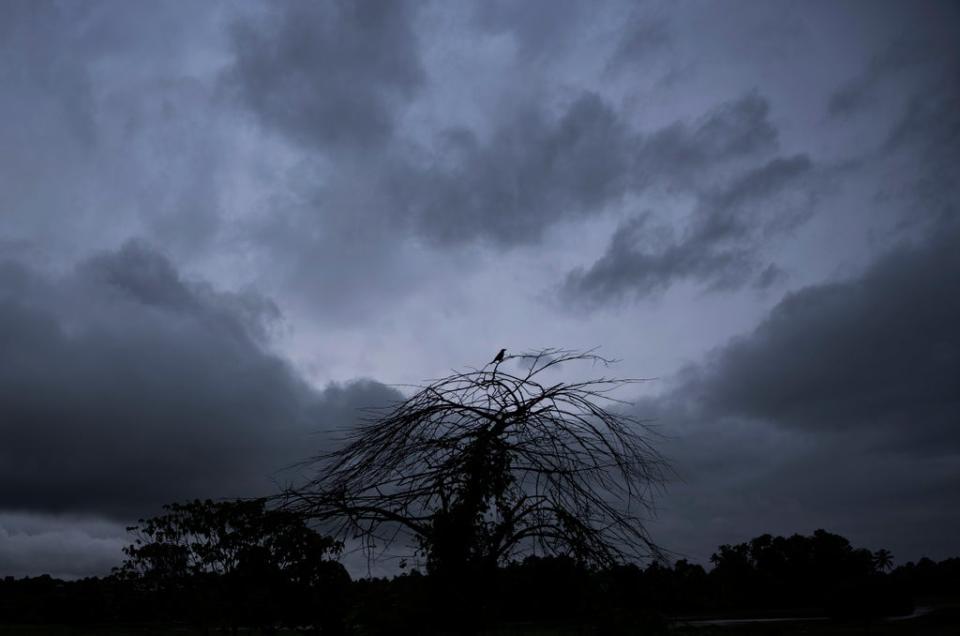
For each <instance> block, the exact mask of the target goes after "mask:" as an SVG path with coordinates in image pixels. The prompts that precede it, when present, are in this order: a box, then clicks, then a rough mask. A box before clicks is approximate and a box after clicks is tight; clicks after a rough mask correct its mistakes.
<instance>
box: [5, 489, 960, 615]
mask: <svg viewBox="0 0 960 636" xmlns="http://www.w3.org/2000/svg"><path fill="white" fill-rule="evenodd" d="M256 505H259V504H253V505H252V508H250V509H255V506H256ZM195 506H196V504H191V505H189V506H188V508H191V509H193V508H194V507H195ZM200 507H201V508H204V507H205V506H204V505H203V504H201V505H200ZM240 508H241V509H244V506H240ZM250 509H245V512H249V511H250ZM176 510H179V511H180V512H179V513H176V514H182V513H183V510H184V508H183V507H179V508H177V509H174V510H173V511H174V512H175V511H176ZM208 512H210V511H209V510H206V511H204V512H203V514H206V513H208ZM220 512H221V513H222V512H223V511H222V510H221V511H220ZM191 517H192V515H191V514H187V515H186V518H191ZM273 523H278V521H277V520H276V519H275V520H273V521H270V522H269V523H268V524H267V526H269V525H270V524H273ZM161 525H163V524H161ZM228 525H229V524H228ZM143 527H145V526H141V528H143ZM150 527H154V526H150ZM155 527H157V528H159V527H160V526H155ZM244 532H246V530H245V531H244ZM292 532H294V533H299V532H300V530H296V531H292ZM228 534H229V531H228ZM154 536H156V535H154ZM168 538H169V537H168V536H167V534H166V533H164V536H163V540H164V541H165V542H166V540H167V539H168ZM231 541H232V540H231ZM254 543H255V544H259V543H260V542H259V541H256V542H254ZM136 545H139V546H141V548H142V547H143V546H145V545H149V544H148V543H142V544H136ZM138 549H140V548H138ZM329 554H330V552H329V550H327V551H324V552H323V556H322V557H321V559H320V563H321V564H326V565H322V566H316V567H317V569H318V570H325V571H326V572H327V574H328V575H331V576H326V575H325V576H323V577H319V578H313V579H312V581H313V582H312V583H309V584H305V583H306V581H304V580H300V582H299V583H298V582H297V581H298V579H297V578H296V576H294V575H292V574H291V573H290V572H292V570H291V571H290V572H288V573H287V574H284V573H283V572H284V569H283V567H281V566H280V565H279V564H278V563H277V562H274V563H273V565H272V566H270V567H269V568H267V569H266V572H270V571H272V574H269V573H268V574H266V576H265V577H264V578H261V576H264V573H265V570H263V569H261V568H262V563H263V562H262V561H260V565H257V566H256V567H255V571H256V572H257V573H256V575H255V576H253V577H250V576H239V575H238V573H239V572H242V571H243V570H244V568H246V567H247V566H239V567H238V568H236V569H232V570H231V569H222V568H220V566H219V565H218V566H217V567H216V569H215V570H195V571H194V572H192V573H190V572H184V571H181V572H180V573H179V574H176V575H174V574H172V572H173V570H170V569H166V570H162V571H161V570H154V571H149V570H137V571H138V573H137V574H136V575H132V574H131V573H130V570H129V568H128V569H126V570H125V571H124V572H123V573H117V574H116V575H114V576H111V577H108V578H104V579H84V580H81V581H69V582H65V581H58V580H56V579H52V578H50V577H46V576H44V577H36V578H27V579H19V580H15V579H12V578H9V577H8V578H6V579H3V580H0V621H2V622H6V623H18V624H25V623H58V624H78V625H83V624H87V625H89V624H93V623H96V624H104V623H114V624H116V623H138V624H143V623H163V624H171V623H177V624H184V625H190V624H192V625H196V626H201V627H202V626H208V627H209V626H224V627H233V628H237V627H258V628H260V629H261V630H267V631H269V630H272V629H274V628H276V627H282V626H284V625H286V626H299V627H301V628H304V627H310V628H317V629H319V630H320V632H321V633H337V632H342V631H346V632H348V633H358V634H359V633H363V634H375V633H381V634H393V633H404V632H421V631H444V630H449V629H450V627H451V625H450V622H449V621H450V617H449V616H444V614H443V613H442V612H438V607H437V599H438V598H439V597H440V592H441V590H440V589H439V587H440V586H441V585H442V584H443V583H442V580H441V579H439V578H437V577H433V576H430V575H429V574H421V573H419V572H416V571H414V572H411V573H407V574H404V575H402V576H397V577H394V578H392V579H360V580H357V581H353V582H351V581H350V580H349V577H347V576H346V575H345V573H344V572H343V571H342V568H340V566H339V564H336V563H335V562H332V561H329V560H327V556H329ZM890 558H892V556H891V555H889V553H887V552H883V551H877V552H874V553H870V552H868V551H865V550H861V549H856V548H854V547H853V546H851V545H850V543H849V542H848V541H847V540H846V539H844V538H843V537H840V536H838V535H835V534H831V533H828V532H824V531H822V530H820V531H817V532H816V533H814V534H813V535H812V536H800V535H794V536H791V537H772V536H770V535H764V536H761V537H757V538H755V539H753V540H751V541H748V542H746V543H742V544H738V545H726V546H721V547H720V548H719V549H718V551H717V552H716V554H715V558H714V559H713V567H712V568H711V569H709V570H707V569H705V568H704V567H702V566H700V565H698V564H692V563H689V562H687V561H685V560H680V561H677V562H675V563H673V564H665V563H661V562H653V563H650V564H648V565H646V566H645V567H641V566H639V565H636V564H630V565H620V566H615V567H612V568H604V569H589V568H587V567H585V566H584V565H583V564H581V563H578V562H576V561H575V560H574V559H572V558H569V557H527V558H525V559H524V560H522V561H519V562H517V561H515V562H512V563H510V564H508V565H506V566H505V567H501V568H498V569H497V570H496V572H495V574H494V580H493V587H492V590H493V592H494V593H493V594H492V595H491V597H490V603H489V605H488V607H487V610H486V611H487V614H486V616H485V622H486V623H487V624H488V625H489V624H500V625H504V624H507V625H520V624H525V625H529V624H537V625H567V626H569V625H583V624H589V625H594V626H599V627H601V628H606V629H607V631H610V632H612V633H617V632H628V633H636V630H637V629H639V628H644V629H647V630H648V631H649V630H650V629H655V628H656V626H657V625H663V624H664V620H665V619H666V617H673V616H684V615H685V616H691V615H694V616H696V615H699V616H706V615H712V616H717V615H720V616H722V615H739V616H743V615H751V616H763V615H770V616H775V615H781V614H790V615H796V614H798V613H799V614H810V615H823V614H824V613H828V614H831V615H833V616H835V617H840V618H846V617H864V616H880V615H887V614H896V613H906V612H909V611H910V609H911V607H912V605H913V603H914V601H915V600H920V601H923V602H928V601H929V599H931V598H938V597H939V598H947V599H953V601H954V602H955V601H956V600H957V599H958V598H960V558H953V559H947V560H944V561H941V562H939V563H936V562H934V561H931V560H929V559H921V560H920V561H919V562H916V563H907V564H905V565H901V566H899V567H896V568H892V569H891V568H890V567H889V563H888V560H889V559H890ZM242 560H243V558H240V559H238V560H237V561H236V563H239V562H240V561H242ZM258 560H259V557H258ZM334 572H336V573H337V574H335V575H334ZM464 622H466V621H464ZM464 626H465V625H463V624H460V625H455V627H464ZM471 626H472V625H471Z"/></svg>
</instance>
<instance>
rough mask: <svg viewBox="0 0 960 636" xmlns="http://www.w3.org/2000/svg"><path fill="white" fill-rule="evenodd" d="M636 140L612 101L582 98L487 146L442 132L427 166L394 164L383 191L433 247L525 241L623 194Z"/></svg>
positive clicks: (500, 130)
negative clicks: (436, 150)
mask: <svg viewBox="0 0 960 636" xmlns="http://www.w3.org/2000/svg"><path fill="white" fill-rule="evenodd" d="M637 143H638V140H637V137H636V135H635V134H633V133H631V131H630V129H629V127H628V126H627V125H626V124H625V122H624V121H623V120H622V118H621V117H620V116H619V115H618V114H617V113H615V112H614V110H613V109H612V108H611V107H610V105H609V104H607V103H606V102H605V101H604V100H603V99H601V98H600V97H599V96H598V95H596V94H593V93H584V94H583V95H581V96H580V97H579V98H577V99H576V100H575V101H573V102H572V103H571V104H570V105H569V106H568V107H567V108H566V109H565V110H564V111H563V112H562V114H560V116H559V117H556V118H552V117H550V116H549V115H548V114H547V113H544V112H543V111H542V110H540V109H534V110H530V111H522V112H519V113H517V114H516V116H515V117H513V118H511V119H508V120H506V121H501V122H500V123H499V125H498V127H497V129H496V130H495V131H494V132H493V134H492V135H491V136H490V138H489V139H486V140H481V139H480V138H479V137H478V136H477V135H476V134H475V133H474V132H472V131H470V130H467V129H452V130H448V131H446V132H445V133H444V135H443V139H442V142H441V148H440V152H439V153H438V157H437V160H436V161H435V162H434V163H433V165H431V166H430V167H429V168H426V169H424V168H422V167H420V166H415V165H413V164H409V163H402V164H399V165H397V166H395V168H394V171H393V173H392V174H390V175H388V181H387V184H386V186H385V190H386V192H387V196H388V198H389V199H390V200H393V201H395V202H396V204H397V206H398V207H401V208H402V209H405V210H406V213H407V215H408V218H409V219H411V221H412V223H413V224H414V227H415V229H416V231H417V232H418V233H419V234H422V235H425V236H427V237H429V238H430V239H432V240H434V241H436V242H438V243H445V244H446V243H452V244H459V243H463V242H468V241H473V240H477V239H481V240H487V241H490V242H492V243H493V244H494V245H505V246H510V245H517V244H522V243H529V242H534V241H536V240H537V239H539V238H540V236H541V235H542V233H543V232H544V230H545V229H546V228H547V227H548V226H550V225H551V224H553V223H555V222H558V221H561V220H563V219H565V218H570V217H572V216H577V215H584V214H591V213H596V212H598V211H599V210H602V209H603V207H604V206H605V205H607V204H608V203H610V202H612V201H614V200H616V199H617V198H619V197H621V196H623V194H624V193H625V192H626V191H627V190H628V188H629V187H630V185H631V184H630V180H631V179H632V177H633V175H632V169H633V164H634V161H633V158H632V156H631V155H632V154H633V151H634V147H635V145H636V144H637Z"/></svg>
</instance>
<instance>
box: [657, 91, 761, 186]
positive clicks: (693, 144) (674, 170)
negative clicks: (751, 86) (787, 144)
mask: <svg viewBox="0 0 960 636" xmlns="http://www.w3.org/2000/svg"><path fill="white" fill-rule="evenodd" d="M777 136H778V135H777V129H776V128H775V127H774V125H773V124H772V123H771V121H770V104H769V102H768V101H767V100H766V99H765V98H764V97H762V96H761V95H759V94H758V93H756V92H750V93H747V94H746V95H744V96H742V97H740V98H739V99H737V100H734V101H730V102H726V103H723V104H720V105H719V106H717V107H716V108H714V109H713V110H711V111H710V112H709V113H707V114H706V115H704V116H703V117H701V118H700V119H699V120H698V121H696V122H695V123H693V124H692V125H691V124H688V123H684V122H677V123H674V124H672V125H670V126H667V127H665V128H663V129H661V130H658V131H656V132H655V133H652V134H651V135H650V136H649V137H648V138H647V140H646V143H645V144H644V145H643V146H642V148H641V149H640V152H639V172H640V173H641V174H642V175H644V179H645V182H646V183H647V184H650V185H656V184H662V185H663V186H665V187H667V188H680V189H684V190H691V189H693V190H696V189H698V188H699V187H702V186H701V182H702V180H703V179H704V178H705V177H707V176H709V175H710V173H711V172H716V171H721V172H722V171H723V170H724V169H728V168H729V166H728V163H733V164H734V165H736V162H737V161H743V160H747V159H754V158H757V157H763V156H765V155H767V154H769V153H771V152H773V151H774V150H776V147H777Z"/></svg>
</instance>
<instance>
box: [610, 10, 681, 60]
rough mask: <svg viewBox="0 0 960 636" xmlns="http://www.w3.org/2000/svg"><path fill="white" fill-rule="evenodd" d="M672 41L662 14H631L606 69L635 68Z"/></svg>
mask: <svg viewBox="0 0 960 636" xmlns="http://www.w3.org/2000/svg"><path fill="white" fill-rule="evenodd" d="M670 42H671V36H670V31H669V29H668V25H667V21H666V20H665V19H664V18H663V17H661V16H648V15H643V14H640V13H639V12H638V13H637V14H634V15H631V16H630V18H629V22H628V24H627V26H626V27H625V28H624V29H623V32H622V33H621V34H620V37H619V38H618V41H617V45H616V47H615V49H614V51H613V54H612V55H611V56H610V59H609V60H608V61H607V66H606V71H607V72H608V73H618V72H622V71H627V70H629V69H635V68H636V67H637V65H638V64H642V63H644V62H646V61H648V60H649V59H650V58H652V57H653V56H654V55H655V54H656V53H658V52H660V51H662V50H663V49H665V48H666V47H667V46H668V45H669V44H670Z"/></svg>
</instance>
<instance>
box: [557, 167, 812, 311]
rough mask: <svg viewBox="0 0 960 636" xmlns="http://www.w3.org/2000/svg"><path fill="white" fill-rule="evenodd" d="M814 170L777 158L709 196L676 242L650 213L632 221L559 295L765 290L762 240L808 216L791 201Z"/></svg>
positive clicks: (589, 298)
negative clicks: (750, 286)
mask: <svg viewBox="0 0 960 636" xmlns="http://www.w3.org/2000/svg"><path fill="white" fill-rule="evenodd" d="M812 171H813V164H812V162H811V161H810V159H809V158H808V157H806V156H805V155H798V156H795V157H789V158H777V159H774V160H772V161H770V162H768V163H766V164H764V165H763V166H761V167H759V168H755V169H752V170H750V171H748V172H746V173H744V174H742V175H740V176H738V177H737V178H736V179H734V180H733V181H732V182H730V183H728V184H727V185H726V186H725V187H723V188H721V189H719V190H716V191H713V192H705V193H703V194H701V195H700V197H699V202H698V204H697V207H696V209H695V210H694V212H693V214H692V215H691V218H690V220H689V221H688V223H687V225H686V227H685V228H684V229H683V231H682V233H681V234H680V236H679V237H677V236H675V231H674V229H673V228H672V227H671V226H667V225H657V224H656V222H655V221H654V218H653V215H651V214H649V213H647V214H643V215H640V216H637V217H634V218H632V219H630V220H628V221H626V222H624V223H622V224H621V225H620V226H619V227H618V228H617V230H616V232H614V234H613V236H612V238H611V240H610V243H609V245H608V247H607V250H606V252H605V253H604V254H603V256H601V257H600V259H598V260H597V261H596V262H595V263H594V264H593V265H591V266H590V267H589V268H586V269H584V268H578V269H575V270H573V271H571V272H570V273H569V274H568V275H567V277H566V279H565V281H564V283H563V285H562V287H561V289H560V293H561V295H562V296H563V297H565V298H567V299H569V300H573V301H576V302H579V303H588V304H591V305H596V304H602V303H606V302H610V301H618V300H621V299H624V298H630V297H636V298H643V297H647V296H650V295H651V294H655V293H658V292H661V291H663V290H664V289H666V288H667V287H669V286H670V285H671V284H673V283H675V282H677V281H682V280H693V281H695V282H697V283H699V284H701V285H705V286H707V287H708V288H709V289H730V288H737V287H740V286H743V285H745V284H746V283H748V282H749V281H751V280H755V282H756V283H757V284H759V285H761V286H764V285H767V284H769V283H770V282H772V281H771V277H770V272H771V270H770V265H767V266H766V268H764V267H763V263H762V261H761V260H760V253H761V251H762V247H763V244H764V241H765V240H767V239H769V238H770V237H771V236H773V235H777V234H780V233H783V232H784V231H787V230H789V229H791V228H792V227H794V226H796V225H797V224H798V223H800V222H802V220H803V219H804V218H805V216H806V215H807V214H808V213H809V208H808V207H807V206H806V205H802V204H801V205H797V204H795V203H794V202H791V201H789V200H788V198H789V195H790V194H793V193H795V192H798V191H801V190H802V188H803V186H804V184H805V183H806V181H807V179H808V178H809V177H810V175H811V173H812ZM785 199H787V200H785Z"/></svg>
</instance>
